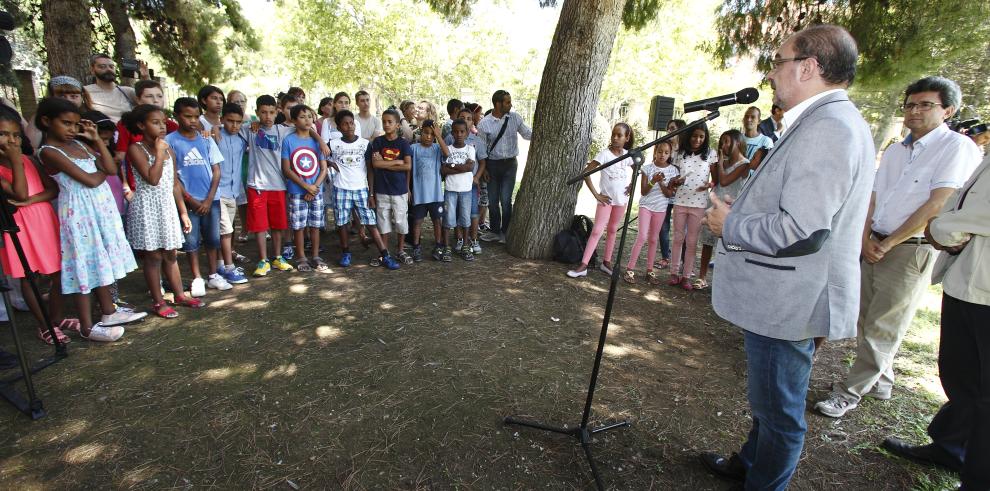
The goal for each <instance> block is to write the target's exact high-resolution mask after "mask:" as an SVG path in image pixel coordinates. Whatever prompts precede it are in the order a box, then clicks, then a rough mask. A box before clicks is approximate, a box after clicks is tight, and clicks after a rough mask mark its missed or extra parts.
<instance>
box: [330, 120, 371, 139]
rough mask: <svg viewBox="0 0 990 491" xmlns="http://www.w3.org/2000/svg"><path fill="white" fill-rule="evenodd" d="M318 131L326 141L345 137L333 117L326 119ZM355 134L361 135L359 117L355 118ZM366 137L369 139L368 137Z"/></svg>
mask: <svg viewBox="0 0 990 491" xmlns="http://www.w3.org/2000/svg"><path fill="white" fill-rule="evenodd" d="M318 133H319V134H320V137H321V138H323V142H324V143H330V142H331V141H332V140H339V139H341V138H343V137H344V134H343V133H341V132H340V131H338V130H337V126H336V125H335V124H334V123H333V118H326V119H324V120H323V125H322V126H320V129H319V131H318ZM354 134H355V135H357V136H361V122H360V121H358V120H357V118H354ZM365 139H366V140H367V138H365Z"/></svg>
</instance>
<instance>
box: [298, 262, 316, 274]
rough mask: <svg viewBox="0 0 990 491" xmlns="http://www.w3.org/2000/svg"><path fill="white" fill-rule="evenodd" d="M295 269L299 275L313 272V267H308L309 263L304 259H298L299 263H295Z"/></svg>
mask: <svg viewBox="0 0 990 491" xmlns="http://www.w3.org/2000/svg"><path fill="white" fill-rule="evenodd" d="M296 269H297V270H299V272H300V273H308V272H310V271H312V270H313V267H312V266H310V265H309V261H307V260H306V259H300V260H299V262H297V263H296Z"/></svg>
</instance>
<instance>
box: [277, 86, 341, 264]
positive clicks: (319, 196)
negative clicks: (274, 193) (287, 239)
mask: <svg viewBox="0 0 990 491" xmlns="http://www.w3.org/2000/svg"><path fill="white" fill-rule="evenodd" d="M287 121H291V122H292V123H293V124H294V125H295V131H294V132H292V133H289V134H288V135H286V136H285V140H283V141H282V173H283V174H284V175H285V177H286V188H287V189H286V191H287V194H288V200H289V221H290V222H291V228H292V232H293V233H294V234H295V245H296V257H298V258H299V259H298V263H297V266H296V267H297V268H298V269H299V271H303V272H306V271H313V270H314V269H315V270H316V271H318V272H321V273H324V272H328V271H330V268H328V267H327V264H326V263H325V262H323V259H321V258H320V256H319V250H320V227H322V226H323V189H322V186H323V181H324V180H325V179H326V177H327V161H326V159H324V158H323V157H322V156H319V155H318V152H319V146H320V142H319V140H318V139H316V138H313V137H312V136H311V135H310V131H311V130H312V128H313V110H312V109H310V108H309V107H308V106H306V105H304V104H298V105H296V106H293V107H292V109H291V110H290V112H289V119H288V120H287ZM305 229H308V230H309V235H310V237H309V238H310V243H311V251H310V252H312V259H307V258H306V249H305V241H304V240H303V235H304V234H303V231H304V230H305Z"/></svg>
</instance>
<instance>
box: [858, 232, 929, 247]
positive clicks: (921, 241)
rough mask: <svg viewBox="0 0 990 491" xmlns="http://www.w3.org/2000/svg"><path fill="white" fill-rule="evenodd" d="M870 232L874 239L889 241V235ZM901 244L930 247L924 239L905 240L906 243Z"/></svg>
mask: <svg viewBox="0 0 990 491" xmlns="http://www.w3.org/2000/svg"><path fill="white" fill-rule="evenodd" d="M870 232H872V233H873V236H874V237H876V238H878V239H880V240H887V237H890V236H889V235H884V234H881V233H880V232H877V231H876V230H870ZM901 244H911V245H928V240H926V239H925V238H923V237H910V238H908V239H906V240H904V242H901ZM901 244H897V245H901Z"/></svg>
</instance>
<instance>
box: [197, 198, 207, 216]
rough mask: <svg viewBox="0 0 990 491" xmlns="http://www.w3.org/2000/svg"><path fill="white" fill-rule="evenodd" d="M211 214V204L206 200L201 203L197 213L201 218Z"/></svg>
mask: <svg viewBox="0 0 990 491" xmlns="http://www.w3.org/2000/svg"><path fill="white" fill-rule="evenodd" d="M209 212H210V202H209V201H206V200H203V202H201V203H200V204H199V206H198V207H197V208H196V213H198V214H199V215H200V216H205V215H206V214H207V213H209Z"/></svg>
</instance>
